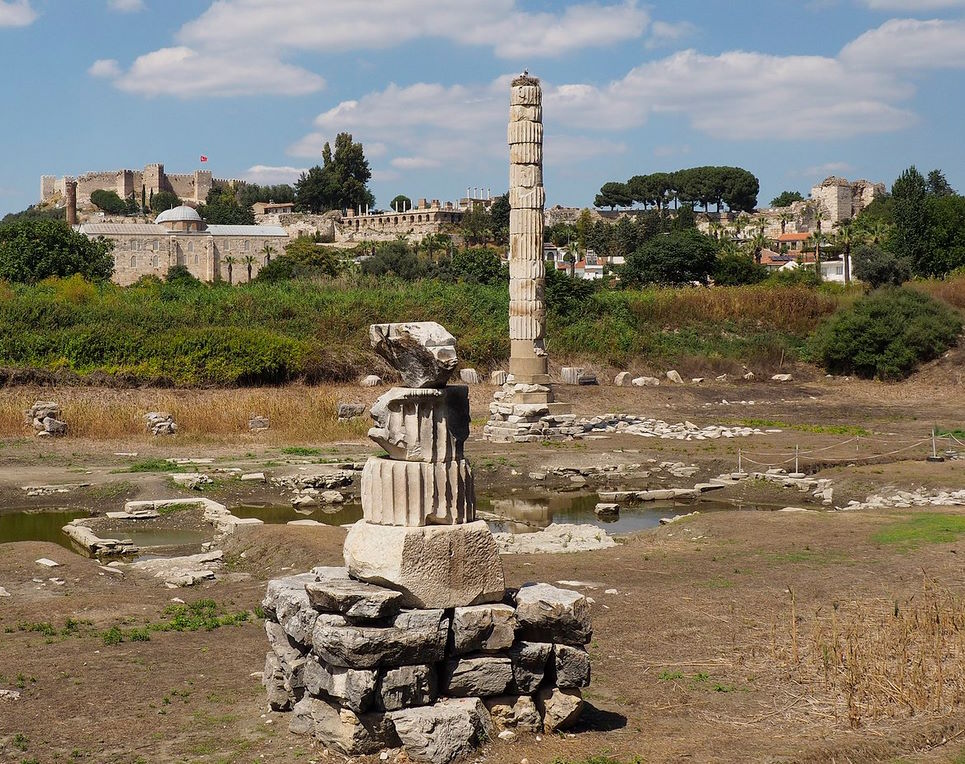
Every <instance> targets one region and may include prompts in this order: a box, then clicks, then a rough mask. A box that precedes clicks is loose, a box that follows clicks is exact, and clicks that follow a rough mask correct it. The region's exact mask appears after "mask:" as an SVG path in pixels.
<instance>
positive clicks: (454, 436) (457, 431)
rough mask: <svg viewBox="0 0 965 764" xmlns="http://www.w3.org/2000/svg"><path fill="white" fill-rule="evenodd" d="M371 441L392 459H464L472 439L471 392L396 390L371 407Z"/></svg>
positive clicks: (454, 388) (462, 389)
mask: <svg viewBox="0 0 965 764" xmlns="http://www.w3.org/2000/svg"><path fill="white" fill-rule="evenodd" d="M372 419H374V420H375V427H372V428H371V429H370V430H369V433H368V435H369V437H370V438H371V439H372V440H374V441H375V442H376V443H378V444H379V445H380V446H382V448H384V449H385V450H386V452H387V453H388V454H389V456H390V457H391V458H393V459H402V460H406V461H424V462H441V461H450V460H454V459H462V452H463V443H465V442H466V439H467V438H468V437H469V388H468V387H465V386H464V385H452V386H449V387H444V388H441V389H436V388H427V389H423V388H407V387H393V388H392V389H391V390H389V391H388V392H387V393H385V394H384V395H382V396H380V397H379V399H378V400H377V401H376V402H375V404H374V405H373V406H372Z"/></svg>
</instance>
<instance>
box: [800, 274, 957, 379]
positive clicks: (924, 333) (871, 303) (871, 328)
mask: <svg viewBox="0 0 965 764" xmlns="http://www.w3.org/2000/svg"><path fill="white" fill-rule="evenodd" d="M961 330H962V319H961V317H960V316H959V314H957V313H956V312H955V311H953V310H952V309H951V308H949V307H948V306H947V305H945V304H943V303H940V302H938V301H937V300H935V299H933V298H931V297H929V296H928V295H926V294H922V293H921V292H914V291H911V290H907V289H884V290H880V291H877V292H873V293H872V294H870V295H868V296H867V297H863V298H861V299H860V300H858V301H857V302H855V303H854V305H853V306H852V307H851V308H849V309H847V310H843V311H841V312H839V313H838V314H837V315H835V316H833V317H832V318H831V319H829V320H828V321H827V322H826V323H825V324H823V325H822V326H821V327H819V329H818V331H817V332H815V335H814V337H813V338H812V341H811V349H812V352H813V354H814V356H815V358H816V359H818V360H819V361H820V363H822V364H823V365H824V367H825V368H826V369H827V370H828V371H829V372H831V373H832V374H857V375H858V376H860V377H865V378H869V379H870V378H877V379H884V380H897V379H903V378H904V377H907V376H908V375H909V374H911V373H912V372H913V371H914V370H915V369H916V368H918V366H919V365H920V364H922V363H924V362H926V361H930V360H932V359H934V358H937V357H938V356H939V355H941V354H942V353H944V352H945V351H946V350H948V348H950V347H952V346H953V345H954V344H955V342H956V340H957V337H958V335H959V333H960V332H961Z"/></svg>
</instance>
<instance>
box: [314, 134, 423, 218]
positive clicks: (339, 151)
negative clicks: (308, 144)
mask: <svg viewBox="0 0 965 764" xmlns="http://www.w3.org/2000/svg"><path fill="white" fill-rule="evenodd" d="M371 177H372V171H371V169H369V163H368V160H367V159H366V158H365V152H364V150H363V149H362V144H361V143H356V142H354V141H353V140H352V134H351V133H339V134H338V135H336V136H335V151H334V153H333V151H332V147H331V145H330V144H329V143H328V142H327V141H326V143H325V145H324V146H323V147H322V164H321V166H319V165H315V166H314V167H312V168H311V169H309V170H308V172H303V173H302V174H301V175H300V176H299V178H298V180H297V181H296V182H295V202H296V204H297V205H298V207H299V208H300V209H303V210H308V211H310V212H313V213H319V212H327V211H328V210H342V209H356V208H358V207H371V206H373V205H374V204H375V197H374V196H372V193H371V192H370V191H369V188H368V182H369V180H370V179H371ZM410 204H411V202H410Z"/></svg>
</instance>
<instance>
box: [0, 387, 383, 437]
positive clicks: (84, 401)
mask: <svg viewBox="0 0 965 764" xmlns="http://www.w3.org/2000/svg"><path fill="white" fill-rule="evenodd" d="M38 400H51V401H55V402H57V403H59V404H60V406H61V408H62V409H63V419H64V421H66V422H67V425H68V428H69V430H68V436H67V437H68V439H70V438H85V439H95V440H120V439H127V438H131V437H137V436H143V437H145V438H149V437H150V436H149V435H147V432H146V426H145V421H144V414H146V413H147V412H149V411H166V412H168V413H170V414H172V415H173V416H174V421H175V422H177V424H178V436H177V437H179V438H205V437H210V436H214V437H219V436H232V437H235V436H239V435H245V434H248V432H249V431H248V418H249V417H250V416H251V415H256V414H257V415H259V416H267V417H269V419H270V420H271V429H270V430H269V431H268V432H267V433H264V434H262V435H259V438H260V439H263V440H265V441H267V442H278V441H282V440H289V441H292V442H299V443H301V442H315V441H333V440H340V439H341V440H345V439H352V438H357V437H361V436H363V435H364V434H365V432H366V430H367V429H368V427H369V424H370V422H369V420H368V418H366V417H362V418H359V419H356V420H354V421H352V422H349V423H340V422H338V421H337V418H336V414H335V412H336V406H337V400H336V393H335V391H334V390H333V389H332V388H313V387H307V386H302V385H293V386H290V387H284V388H250V389H241V390H153V389H137V390H114V389H103V388H74V387H67V388H6V389H2V390H0V437H16V436H21V435H24V434H31V433H32V432H33V431H32V429H31V428H29V427H27V426H26V425H25V424H24V421H23V417H24V410H25V409H27V408H29V407H30V406H31V405H32V404H33V403H34V402H35V401H38Z"/></svg>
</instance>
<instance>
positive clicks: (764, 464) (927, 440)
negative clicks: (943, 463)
mask: <svg viewBox="0 0 965 764" xmlns="http://www.w3.org/2000/svg"><path fill="white" fill-rule="evenodd" d="M950 437H952V438H954V436H950ZM856 440H859V439H858V438H852V439H851V440H846V441H844V442H842V443H837V444H835V445H834V446H828V447H827V448H823V449H815V450H813V451H799V452H797V453H796V454H790V455H789V456H788V458H787V459H783V460H781V461H777V462H761V461H757V460H755V459H754V458H753V457H755V456H757V457H765V456H787V454H782V453H775V454H746V453H744V452H743V450H742V451H741V452H740V458H741V459H742V460H744V461H746V462H749V463H750V464H755V465H757V466H759V467H780V466H781V465H784V464H790V463H792V462H793V461H794V460H795V459H796V458H798V457H801V456H804V455H806V454H809V453H812V454H813V453H817V452H819V451H827V450H829V449H831V448H839V447H840V446H843V445H847V444H848V443H853V442H855V441H856ZM955 440H956V441H957V439H955ZM906 442H907V441H906ZM958 442H960V441H958ZM926 443H931V438H925V439H924V440H919V441H916V442H914V443H912V444H911V445H909V446H905V447H904V448H897V449H895V450H893V451H885V452H884V453H880V454H869V455H868V456H850V457H847V458H845V459H824V460H823V461H826V462H830V463H845V462H862V461H868V460H870V459H881V458H884V457H886V456H894V455H895V454H901V453H904V452H905V451H911V450H912V449H914V448H918V447H919V446H922V445H925V444H926ZM962 445H965V443H963V444H962Z"/></svg>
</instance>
